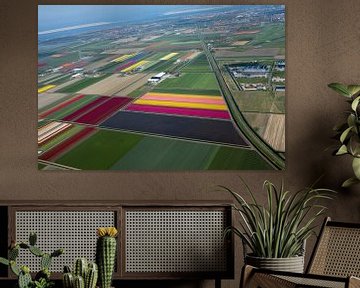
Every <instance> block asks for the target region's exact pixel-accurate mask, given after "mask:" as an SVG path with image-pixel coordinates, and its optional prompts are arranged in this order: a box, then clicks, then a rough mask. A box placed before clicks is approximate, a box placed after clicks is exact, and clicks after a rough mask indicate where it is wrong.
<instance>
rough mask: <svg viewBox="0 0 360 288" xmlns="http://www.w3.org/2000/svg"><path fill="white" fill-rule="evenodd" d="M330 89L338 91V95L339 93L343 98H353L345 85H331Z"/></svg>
mask: <svg viewBox="0 0 360 288" xmlns="http://www.w3.org/2000/svg"><path fill="white" fill-rule="evenodd" d="M328 87H329V88H331V89H333V90H334V91H336V92H337V93H339V94H340V95H342V96H345V97H348V98H350V97H351V94H350V92H349V90H348V87H347V86H346V85H344V84H341V83H331V84H329V85H328Z"/></svg>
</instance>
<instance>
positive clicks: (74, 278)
mask: <svg viewBox="0 0 360 288" xmlns="http://www.w3.org/2000/svg"><path fill="white" fill-rule="evenodd" d="M97 279H98V267H97V265H96V263H92V262H90V263H88V261H87V259H85V258H79V259H76V261H75V264H74V270H73V272H71V269H70V267H68V266H65V267H64V274H63V287H64V288H95V287H96V282H97Z"/></svg>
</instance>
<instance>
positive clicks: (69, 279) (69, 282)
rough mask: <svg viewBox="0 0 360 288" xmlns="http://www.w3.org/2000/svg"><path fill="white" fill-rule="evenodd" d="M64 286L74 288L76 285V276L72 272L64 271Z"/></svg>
mask: <svg viewBox="0 0 360 288" xmlns="http://www.w3.org/2000/svg"><path fill="white" fill-rule="evenodd" d="M62 280H63V286H64V288H73V287H74V276H73V274H72V273H69V272H67V273H64V274H63V277H62Z"/></svg>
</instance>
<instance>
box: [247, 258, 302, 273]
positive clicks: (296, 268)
mask: <svg viewBox="0 0 360 288" xmlns="http://www.w3.org/2000/svg"><path fill="white" fill-rule="evenodd" d="M245 263H246V264H247V265H251V266H254V267H257V268H262V269H269V270H274V271H286V272H297V273H304V256H295V257H289V258H263V257H255V256H251V255H246V256H245Z"/></svg>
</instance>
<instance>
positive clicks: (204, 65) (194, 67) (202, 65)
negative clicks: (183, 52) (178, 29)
mask: <svg viewBox="0 0 360 288" xmlns="http://www.w3.org/2000/svg"><path fill="white" fill-rule="evenodd" d="M211 71H212V70H211V68H210V65H209V62H208V60H207V58H206V56H205V54H201V55H199V56H198V57H196V58H195V59H194V60H193V61H191V62H190V63H189V64H188V65H186V66H185V67H184V68H183V69H181V72H192V73H208V72H211Z"/></svg>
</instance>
